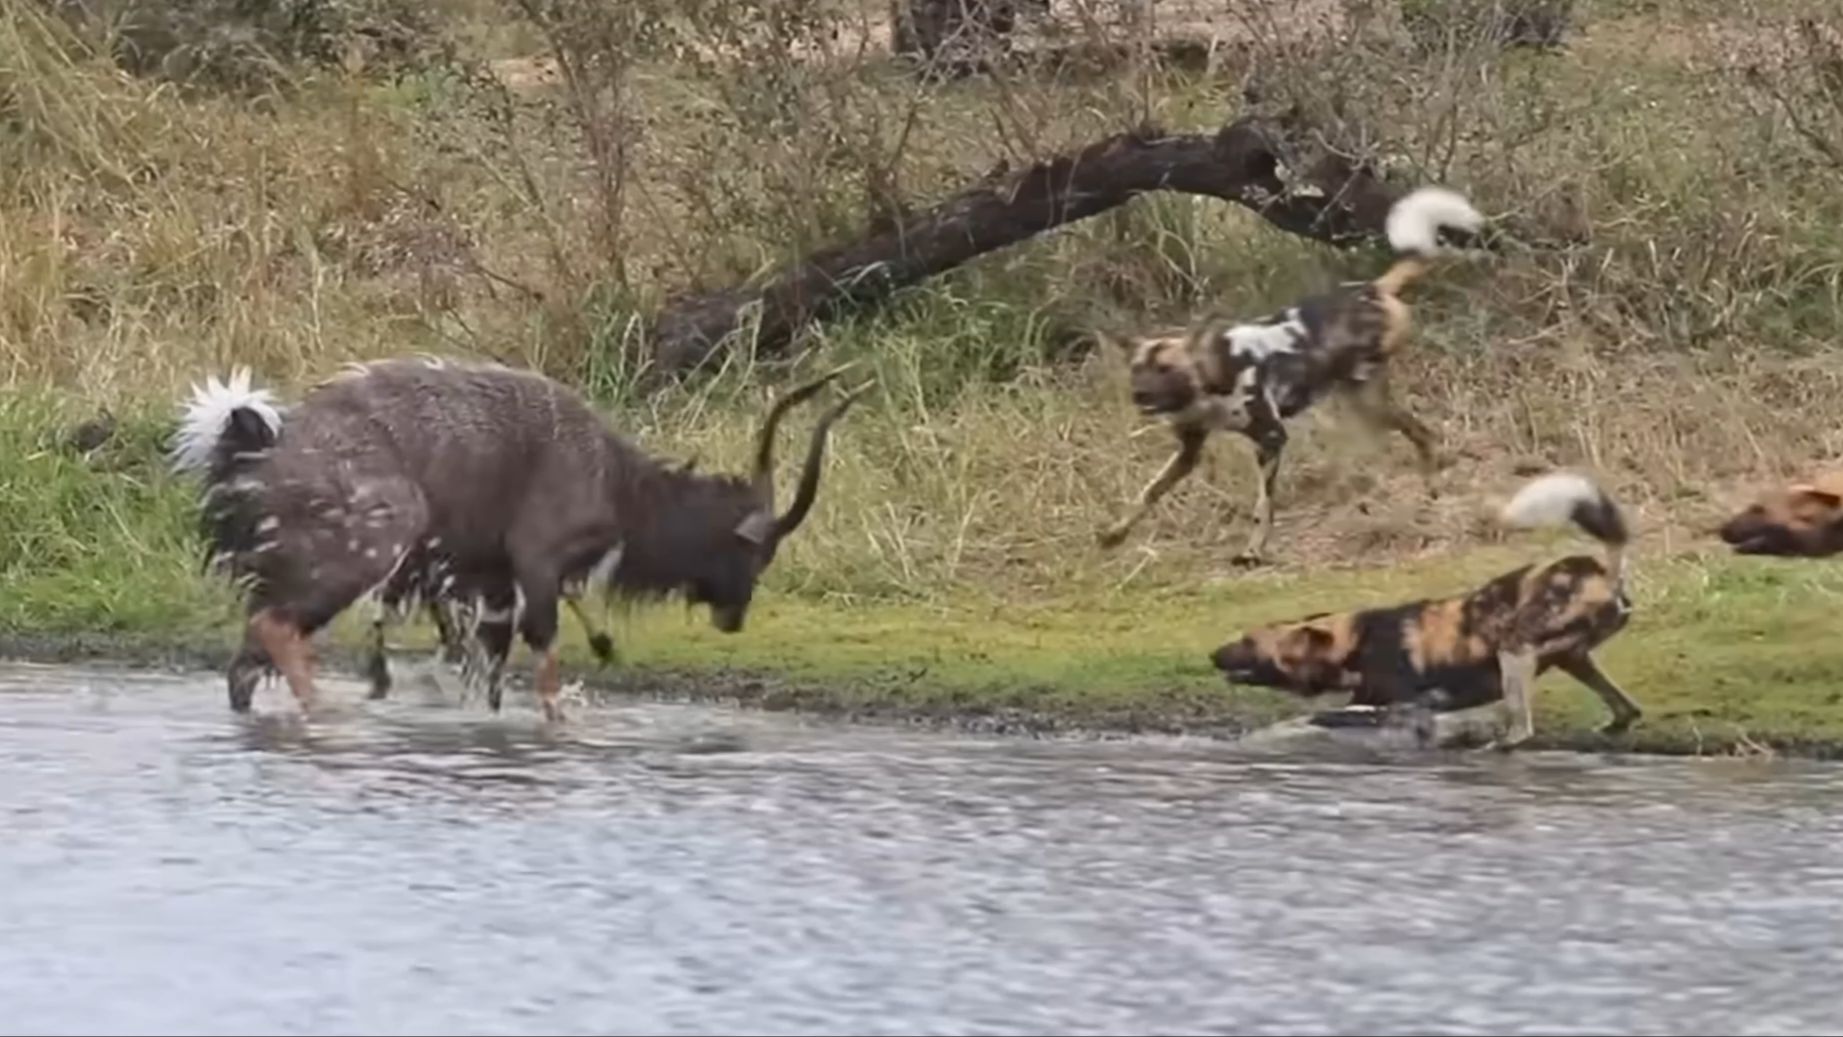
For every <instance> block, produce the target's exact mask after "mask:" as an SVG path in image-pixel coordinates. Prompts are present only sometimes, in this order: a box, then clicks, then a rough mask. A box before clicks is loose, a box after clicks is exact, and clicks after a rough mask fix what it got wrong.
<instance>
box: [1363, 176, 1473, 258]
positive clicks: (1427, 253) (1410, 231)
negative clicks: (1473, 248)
mask: <svg viewBox="0 0 1843 1037" xmlns="http://www.w3.org/2000/svg"><path fill="white" fill-rule="evenodd" d="M1484 225H1485V218H1484V216H1483V215H1481V214H1480V213H1479V211H1478V210H1477V209H1474V208H1472V203H1471V202H1469V201H1467V200H1466V198H1465V196H1464V195H1462V194H1460V193H1459V192H1457V191H1454V190H1451V189H1449V188H1445V187H1421V188H1416V189H1415V190H1413V191H1410V192H1408V194H1407V195H1405V196H1403V197H1402V198H1401V199H1399V200H1397V201H1396V203H1395V204H1394V205H1393V206H1391V207H1390V208H1389V215H1388V219H1387V220H1386V221H1384V224H1383V230H1384V232H1385V233H1386V234H1387V235H1388V239H1389V247H1390V248H1393V249H1394V250H1395V251H1397V252H1399V253H1402V254H1404V255H1411V256H1420V257H1422V258H1428V257H1432V256H1435V255H1439V254H1440V253H1442V252H1445V251H1448V249H1447V248H1446V246H1444V245H1442V244H1441V242H1440V231H1441V230H1452V231H1457V232H1459V234H1460V235H1462V236H1467V237H1469V236H1472V235H1476V234H1477V233H1479V231H1481V230H1483V229H1484Z"/></svg>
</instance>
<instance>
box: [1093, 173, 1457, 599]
mask: <svg viewBox="0 0 1843 1037" xmlns="http://www.w3.org/2000/svg"><path fill="white" fill-rule="evenodd" d="M1483 226H1484V217H1483V216H1481V215H1480V214H1479V213H1478V210H1476V209H1474V208H1473V207H1472V205H1471V203H1470V202H1468V201H1467V200H1466V199H1465V198H1464V197H1463V196H1461V195H1459V194H1457V193H1455V192H1453V191H1450V190H1447V189H1446V188H1441V187H1423V188H1419V189H1417V190H1415V191H1413V192H1410V193H1409V194H1408V195H1406V196H1404V197H1403V198H1401V199H1400V200H1398V201H1397V202H1396V203H1395V204H1394V206H1393V207H1391V208H1390V210H1389V215H1388V219H1387V221H1386V225H1385V227H1384V230H1385V232H1386V236H1387V238H1388V241H1389V245H1390V247H1391V248H1392V249H1394V251H1395V253H1396V258H1395V261H1394V263H1392V264H1391V265H1390V266H1389V268H1388V270H1386V271H1384V272H1383V273H1382V274H1381V275H1380V276H1378V277H1376V278H1374V279H1372V280H1369V281H1356V282H1347V283H1344V284H1341V285H1339V286H1338V287H1337V288H1335V289H1333V290H1331V291H1328V292H1323V293H1320V294H1317V295H1312V296H1308V297H1306V298H1304V299H1302V300H1300V301H1299V302H1298V303H1297V304H1295V305H1293V306H1291V307H1288V308H1287V309H1284V310H1281V311H1280V312H1278V313H1275V314H1272V315H1270V316H1267V317H1264V318H1261V319H1259V320H1255V321H1233V320H1222V321H1213V322H1205V323H1202V324H1200V325H1198V326H1196V327H1193V328H1191V329H1189V330H1186V331H1178V332H1169V333H1162V334H1140V335H1131V336H1116V335H1111V334H1107V333H1105V332H1103V333H1101V337H1102V338H1104V339H1110V340H1112V341H1113V343H1114V344H1115V346H1116V347H1117V348H1119V349H1120V350H1122V351H1123V352H1125V353H1126V354H1127V356H1128V358H1129V379H1130V383H1131V389H1132V400H1133V405H1134V406H1135V407H1136V408H1138V410H1139V412H1140V413H1141V414H1145V415H1148V416H1151V417H1156V418H1159V419H1162V420H1163V421H1164V423H1165V424H1166V425H1168V426H1169V427H1170V428H1171V431H1172V433H1173V434H1174V435H1175V436H1176V437H1177V451H1176V453H1174V454H1172V455H1171V459H1170V460H1169V461H1167V462H1166V463H1165V466H1164V468H1163V469H1162V470H1160V471H1159V472H1158V474H1157V475H1155V476H1153V477H1152V480H1151V481H1150V482H1148V483H1147V484H1146V485H1145V488H1144V489H1142V490H1141V491H1140V493H1139V499H1138V500H1137V502H1135V504H1134V505H1133V507H1132V510H1131V511H1129V512H1128V513H1127V515H1126V516H1125V517H1124V518H1122V519H1120V520H1119V521H1118V522H1116V523H1115V524H1114V525H1112V526H1110V527H1108V528H1107V529H1106V530H1104V531H1102V533H1101V534H1100V537H1099V540H1100V544H1101V546H1102V547H1103V548H1113V547H1117V546H1119V545H1120V544H1121V543H1123V542H1124V541H1125V540H1126V537H1127V535H1128V534H1130V533H1131V532H1132V530H1133V528H1134V527H1135V526H1137V525H1138V524H1139V522H1140V520H1142V519H1144V518H1145V516H1146V514H1147V513H1148V512H1149V511H1150V510H1151V509H1152V506H1153V505H1154V504H1156V503H1157V502H1158V500H1159V498H1161V497H1163V496H1164V495H1165V494H1166V493H1168V492H1170V490H1171V489H1172V488H1173V487H1175V486H1177V485H1178V483H1179V482H1181V481H1183V479H1184V478H1185V477H1186V476H1188V475H1189V474H1190V473H1191V471H1192V470H1193V469H1195V468H1196V466H1197V461H1198V460H1199V459H1200V458H1201V457H1202V456H1203V444H1204V441H1205V440H1207V439H1208V438H1209V435H1210V433H1212V432H1217V431H1222V432H1239V433H1241V434H1242V435H1243V436H1244V437H1246V438H1247V439H1248V440H1250V441H1252V443H1253V445H1254V450H1255V465H1256V468H1257V469H1258V474H1259V477H1260V483H1259V491H1258V492H1259V494H1260V496H1259V497H1258V499H1257V500H1256V502H1255V529H1254V533H1253V534H1252V536H1250V538H1249V540H1248V545H1247V548H1246V549H1245V550H1243V551H1242V553H1241V554H1239V555H1237V556H1236V561H1237V562H1238V563H1241V564H1258V563H1259V562H1261V561H1262V560H1263V557H1264V553H1265V551H1266V547H1267V539H1268V536H1269V535H1270V533H1271V532H1272V528H1273V498H1274V486H1275V482H1276V481H1277V479H1278V476H1279V471H1280V454H1281V452H1282V451H1283V450H1284V449H1285V448H1286V441H1287V435H1286V420H1287V419H1288V418H1291V417H1293V416H1294V415H1296V414H1299V413H1300V412H1302V411H1304V410H1306V409H1307V408H1309V407H1311V406H1313V405H1314V404H1316V403H1318V402H1319V401H1320V400H1321V399H1323V398H1324V397H1325V396H1327V395H1328V394H1331V393H1334V392H1335V393H1337V394H1339V395H1341V396H1343V397H1345V398H1346V399H1348V400H1349V401H1350V402H1351V403H1352V404H1353V406H1354V407H1355V409H1356V410H1357V412H1358V414H1359V415H1360V416H1361V417H1363V418H1364V419H1366V420H1367V421H1369V422H1370V423H1371V424H1372V425H1374V426H1378V427H1380V429H1381V430H1383V431H1388V430H1393V431H1396V432H1399V433H1401V434H1402V435H1403V436H1404V437H1406V438H1407V440H1408V441H1409V442H1410V443H1411V444H1413V446H1414V449H1415V452H1416V453H1417V454H1418V455H1419V457H1420V462H1421V467H1422V470H1423V471H1424V473H1425V474H1426V475H1427V477H1428V478H1429V479H1431V478H1432V476H1433V473H1434V472H1435V471H1436V470H1438V468H1439V467H1440V461H1439V458H1438V446H1437V443H1436V441H1435V437H1434V434H1433V433H1432V432H1431V431H1430V430H1429V429H1428V428H1427V426H1426V425H1424V424H1422V422H1421V421H1420V420H1419V419H1418V418H1416V417H1414V416H1413V415H1412V414H1409V413H1408V412H1407V411H1406V410H1403V409H1402V407H1401V406H1400V405H1399V404H1397V403H1396V402H1395V400H1394V399H1393V397H1392V396H1391V394H1390V391H1389V371H1388V367H1389V362H1390V361H1391V360H1392V359H1393V358H1394V356H1395V355H1396V354H1397V353H1398V352H1399V351H1400V350H1401V348H1402V346H1403V344H1404V343H1405V342H1406V341H1407V339H1408V336H1409V332H1410V329H1411V326H1412V323H1413V322H1412V319H1411V314H1410V312H1409V308H1408V304H1407V303H1406V302H1403V301H1402V298H1401V294H1402V292H1403V290H1405V289H1406V288H1407V287H1408V286H1409V285H1410V284H1412V283H1413V282H1414V281H1415V280H1417V279H1419V278H1420V277H1421V276H1422V275H1424V274H1425V273H1427V272H1428V270H1429V269H1430V267H1431V265H1432V262H1433V260H1434V259H1435V258H1437V257H1438V256H1440V255H1442V254H1446V253H1449V252H1459V251H1463V246H1464V245H1466V244H1468V243H1471V242H1473V241H1474V240H1475V239H1476V238H1477V236H1478V235H1479V233H1480V232H1481V230H1482V228H1483ZM1455 242H1456V243H1457V244H1458V245H1459V246H1460V247H1458V248H1455V247H1454V243H1455Z"/></svg>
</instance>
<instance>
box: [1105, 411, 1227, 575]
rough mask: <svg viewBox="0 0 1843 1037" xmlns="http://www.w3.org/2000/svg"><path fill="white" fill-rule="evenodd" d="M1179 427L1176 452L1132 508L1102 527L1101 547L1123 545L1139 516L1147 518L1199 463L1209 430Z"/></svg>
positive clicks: (1140, 492) (1148, 484)
mask: <svg viewBox="0 0 1843 1037" xmlns="http://www.w3.org/2000/svg"><path fill="white" fill-rule="evenodd" d="M1176 431H1177V452H1176V453H1174V454H1172V455H1171V459H1170V460H1169V461H1166V462H1165V467H1163V468H1162V469H1160V470H1159V472H1158V474H1157V475H1155V476H1153V477H1152V481H1151V482H1148V483H1146V484H1145V489H1143V490H1140V491H1139V500H1138V501H1137V503H1135V504H1134V506H1133V510H1132V511H1130V512H1128V513H1127V515H1126V517H1125V518H1123V519H1121V520H1120V521H1119V522H1117V523H1115V524H1114V525H1113V526H1112V527H1110V528H1108V529H1106V530H1103V531H1102V533H1101V535H1100V543H1101V546H1102V547H1118V546H1120V544H1121V543H1123V542H1124V541H1125V540H1126V536H1127V534H1128V533H1131V532H1132V531H1133V527H1134V526H1137V525H1138V524H1139V520H1140V519H1143V518H1145V516H1146V513H1147V512H1149V511H1151V510H1152V505H1154V504H1156V503H1158V499H1159V498H1160V497H1163V496H1164V495H1165V494H1167V493H1169V492H1171V488H1172V487H1173V486H1176V485H1177V484H1178V483H1180V482H1182V481H1183V480H1184V477H1185V476H1187V475H1189V474H1190V473H1191V471H1192V470H1193V469H1195V468H1196V467H1197V459H1198V458H1200V457H1202V456H1203V441H1204V440H1205V439H1207V438H1208V437H1209V432H1208V430H1206V429H1200V428H1179V429H1177V430H1176Z"/></svg>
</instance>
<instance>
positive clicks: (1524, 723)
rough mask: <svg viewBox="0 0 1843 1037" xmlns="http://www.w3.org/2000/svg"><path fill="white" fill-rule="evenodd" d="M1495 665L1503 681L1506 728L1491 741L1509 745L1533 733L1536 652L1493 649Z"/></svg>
mask: <svg viewBox="0 0 1843 1037" xmlns="http://www.w3.org/2000/svg"><path fill="white" fill-rule="evenodd" d="M1497 668H1498V673H1499V674H1500V675H1501V677H1502V679H1503V682H1504V712H1505V714H1506V715H1507V717H1508V720H1509V730H1507V731H1506V732H1505V733H1504V734H1503V736H1502V737H1500V738H1499V739H1498V740H1497V741H1496V742H1495V743H1494V746H1495V748H1498V749H1510V748H1514V747H1516V746H1518V745H1521V744H1522V743H1524V742H1527V741H1529V740H1530V738H1531V737H1533V736H1534V735H1535V733H1536V720H1535V716H1534V714H1533V707H1532V705H1531V702H1530V700H1531V699H1532V698H1534V696H1535V693H1536V653H1535V651H1534V650H1533V649H1527V648H1526V649H1523V650H1522V651H1518V652H1503V651H1501V652H1499V653H1497Z"/></svg>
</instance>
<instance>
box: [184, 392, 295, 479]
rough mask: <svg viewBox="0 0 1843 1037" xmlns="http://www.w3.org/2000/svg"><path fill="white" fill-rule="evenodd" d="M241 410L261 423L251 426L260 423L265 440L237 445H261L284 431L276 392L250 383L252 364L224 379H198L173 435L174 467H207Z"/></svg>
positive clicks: (247, 416) (256, 426) (187, 468)
mask: <svg viewBox="0 0 1843 1037" xmlns="http://www.w3.org/2000/svg"><path fill="white" fill-rule="evenodd" d="M240 412H241V414H243V415H244V418H243V420H244V421H250V420H251V419H253V421H254V422H255V423H259V424H252V425H251V426H250V427H251V428H252V429H257V428H258V427H259V429H260V435H261V437H262V438H263V440H264V441H263V442H257V443H248V444H243V443H238V444H234V446H235V448H236V449H252V448H260V447H262V446H265V445H267V443H268V442H271V441H273V440H274V438H275V436H276V435H277V434H279V433H280V432H281V427H282V415H281V410H280V408H278V407H277V406H276V404H275V397H274V394H272V393H271V392H269V390H267V389H256V388H253V387H251V385H250V370H249V368H247V367H239V368H237V369H236V370H234V371H232V372H231V373H230V377H229V378H227V379H225V380H224V381H221V382H220V381H218V379H217V376H216V375H212V376H211V377H209V378H207V379H206V380H205V384H204V385H198V384H196V383H195V384H194V385H193V386H192V399H191V401H190V402H189V403H187V404H186V405H185V410H184V413H183V414H182V415H181V417H180V422H179V431H178V433H177V434H176V435H175V436H174V437H173V452H172V460H173V468H174V469H175V470H176V471H182V472H183V471H205V470H208V469H209V468H210V467H211V465H212V462H213V460H214V459H215V458H216V457H217V456H218V452H219V448H220V447H221V446H223V445H224V442H225V436H226V435H227V434H229V433H230V432H231V430H232V428H233V422H234V421H237V420H238V419H239V415H240Z"/></svg>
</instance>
